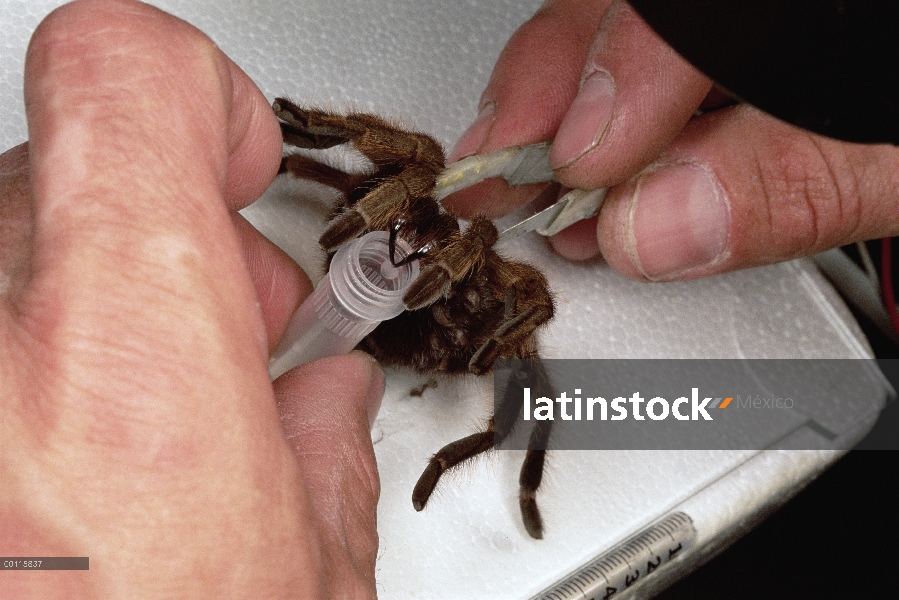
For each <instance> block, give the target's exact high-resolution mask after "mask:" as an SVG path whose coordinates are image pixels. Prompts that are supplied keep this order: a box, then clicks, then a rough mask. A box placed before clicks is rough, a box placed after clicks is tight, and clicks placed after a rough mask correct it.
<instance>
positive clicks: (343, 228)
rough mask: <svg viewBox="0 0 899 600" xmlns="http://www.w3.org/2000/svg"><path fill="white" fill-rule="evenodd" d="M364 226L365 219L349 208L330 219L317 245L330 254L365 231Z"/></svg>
mask: <svg viewBox="0 0 899 600" xmlns="http://www.w3.org/2000/svg"><path fill="white" fill-rule="evenodd" d="M366 225H367V224H366V222H365V217H364V216H362V215H361V214H359V212H358V211H357V210H355V209H352V208H350V209H348V210H346V211H344V212H342V213H340V214H338V215H337V216H336V217H334V218H333V219H331V222H330V223H328V228H327V229H325V232H324V233H322V234H321V237H319V238H318V244H319V246H321V247H322V248H323V249H324V250H325V251H326V252H331V251H333V250H336V249H337V248H339V247H340V246H341V245H343V244H344V243H345V242H347V241H349V240H351V239H353V238H354V237H357V236H358V235H359V234H360V233H362V232H363V231H365V229H366Z"/></svg>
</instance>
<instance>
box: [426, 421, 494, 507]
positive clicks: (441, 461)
mask: <svg viewBox="0 0 899 600" xmlns="http://www.w3.org/2000/svg"><path fill="white" fill-rule="evenodd" d="M491 448H493V421H492V419H491V422H490V426H489V427H488V428H487V431H481V432H479V433H473V434H471V435H470V436H468V437H464V438H462V439H461V440H456V441H455V442H452V443H449V444H447V445H446V446H444V447H443V448H441V449H440V450H438V451H437V453H436V454H435V455H434V456H433V457H431V460H430V462H429V463H428V466H427V467H426V468H425V470H424V473H422V474H421V477H419V478H418V483H416V484H415V489H413V490H412V506H413V507H414V508H415V510H417V511H420V510H422V509H423V508H424V507H425V504H427V502H428V499H429V498H430V497H431V493H432V492H433V491H434V488H435V487H436V486H437V482H438V481H439V480H440V476H441V475H443V474H444V473H445V472H446V471H448V470H449V469H451V468H453V467H455V466H456V465H458V464H459V463H462V462H465V461H466V460H468V459H469V458H472V457H474V456H477V455H478V454H481V453H482V452H486V451H487V450H490V449H491Z"/></svg>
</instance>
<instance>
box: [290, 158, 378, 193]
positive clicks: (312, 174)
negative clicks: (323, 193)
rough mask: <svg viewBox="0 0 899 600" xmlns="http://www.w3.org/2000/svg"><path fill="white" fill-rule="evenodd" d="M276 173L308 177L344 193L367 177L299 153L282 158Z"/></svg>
mask: <svg viewBox="0 0 899 600" xmlns="http://www.w3.org/2000/svg"><path fill="white" fill-rule="evenodd" d="M278 173H290V174H291V175H293V176H294V177H297V178H299V179H309V180H310V181H315V182H316V183H321V184H323V185H327V186H329V187H332V188H334V189H336V190H338V191H340V192H343V193H344V194H349V193H350V191H352V190H353V189H355V188H357V187H358V186H359V185H361V184H362V183H363V182H364V181H365V180H366V179H367V176H366V175H349V174H347V173H344V172H343V171H341V170H340V169H335V168H334V167H330V166H328V165H325V164H322V163H320V162H318V161H316V160H313V159H311V158H309V157H306V156H302V155H299V154H289V155H287V156H285V157H284V158H282V159H281V167H280V169H279V170H278Z"/></svg>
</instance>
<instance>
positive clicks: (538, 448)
mask: <svg viewBox="0 0 899 600" xmlns="http://www.w3.org/2000/svg"><path fill="white" fill-rule="evenodd" d="M551 430H552V421H538V422H537V424H536V425H535V426H534V429H533V430H532V431H531V437H530V441H529V442H528V451H527V454H526V455H525V457H524V463H523V464H522V465H521V474H520V475H519V477H518V486H519V488H520V489H519V491H518V506H519V508H520V509H521V520H522V521H524V528H525V529H527V531H528V534H529V535H530V536H531V537H532V538H534V539H537V540H540V539H543V517H541V516H540V509H539V508H537V498H536V496H537V489H538V488H539V487H540V483H541V482H542V481H543V467H544V465H545V463H546V444H547V443H548V442H549V434H550V431H551Z"/></svg>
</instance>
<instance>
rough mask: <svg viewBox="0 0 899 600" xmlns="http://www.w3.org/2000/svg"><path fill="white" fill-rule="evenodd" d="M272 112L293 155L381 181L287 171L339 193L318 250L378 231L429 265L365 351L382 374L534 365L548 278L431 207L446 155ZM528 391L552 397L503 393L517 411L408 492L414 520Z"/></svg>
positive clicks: (332, 118) (406, 140)
mask: <svg viewBox="0 0 899 600" xmlns="http://www.w3.org/2000/svg"><path fill="white" fill-rule="evenodd" d="M273 108H274V110H275V114H276V115H277V116H278V118H279V119H280V121H281V129H282V132H283V135H284V142H285V143H286V144H288V145H291V146H295V147H300V148H312V149H325V148H331V147H333V146H337V145H341V144H350V145H352V147H353V148H355V150H357V151H358V152H360V153H362V154H363V155H365V156H366V157H368V158H369V159H370V160H371V162H372V163H373V164H374V169H373V171H371V170H370V172H368V173H365V174H361V175H350V174H347V173H345V172H343V171H341V170H339V169H335V168H333V167H330V166H328V165H325V164H322V163H320V162H317V161H315V160H313V159H311V158H308V157H306V156H303V155H300V154H288V155H286V156H285V157H284V159H283V160H282V163H281V171H282V172H287V173H291V174H293V175H294V176H296V177H300V178H304V179H309V180H312V181H316V182H319V183H322V184H325V185H328V186H331V187H333V188H336V189H338V190H340V191H341V192H343V196H344V198H343V199H342V200H341V201H340V202H339V203H338V205H337V206H336V207H335V208H334V210H333V212H332V214H331V220H330V221H329V224H328V227H327V229H326V231H325V232H324V233H323V234H322V236H321V238H320V239H319V243H320V244H321V246H322V247H323V248H324V249H325V251H327V252H328V253H329V254H333V252H334V251H336V249H337V248H338V247H339V246H340V245H341V244H343V243H344V242H346V241H348V240H350V239H352V238H354V237H357V236H360V235H363V234H365V233H367V232H369V231H374V230H383V231H388V232H390V234H391V256H392V259H393V253H392V251H393V241H394V240H395V237H396V236H400V237H402V238H403V239H405V240H406V241H407V242H409V244H410V245H411V246H412V248H414V249H416V250H415V251H414V252H413V253H412V255H410V256H409V257H406V258H405V259H403V261H400V262H405V261H408V260H412V259H415V258H418V259H419V260H420V265H421V273H420V275H419V277H418V279H416V280H415V282H414V283H413V284H412V286H411V287H410V288H409V290H408V291H407V292H406V294H405V296H404V297H403V302H404V304H405V305H406V308H407V309H408V310H407V311H406V312H404V313H402V314H401V315H400V316H398V317H396V318H394V319H391V320H389V321H386V322H384V323H382V324H381V325H379V326H378V327H377V329H375V330H374V331H373V332H372V333H371V334H370V335H369V336H368V337H367V338H366V339H365V340H363V342H362V344H361V345H360V347H362V348H363V349H365V350H367V351H368V352H370V353H371V354H372V355H373V356H374V357H375V358H377V359H378V360H379V361H381V362H383V363H385V364H391V365H402V366H407V367H411V368H413V369H415V370H417V371H420V372H426V373H427V372H433V371H439V372H443V373H448V374H454V373H473V374H475V375H484V374H487V373H490V372H491V371H492V370H493V366H494V362H495V361H496V360H497V359H499V358H521V359H532V358H537V348H536V341H535V336H534V332H535V330H536V329H537V328H538V327H540V326H541V325H543V324H545V323H546V322H547V321H549V319H551V318H552V315H553V301H552V296H551V295H550V292H549V289H548V287H547V282H546V278H545V277H544V276H543V274H542V273H540V271H538V270H537V269H535V268H534V267H531V266H529V265H526V264H523V263H517V262H511V261H507V260H505V259H503V258H502V257H501V256H500V255H499V254H497V252H496V251H495V250H494V249H493V245H494V244H495V243H496V241H497V238H498V234H497V229H496V227H495V226H494V224H493V223H492V222H491V221H490V220H488V219H486V218H483V217H476V218H474V219H473V220H472V221H471V223H470V224H469V226H468V227H467V228H466V229H465V230H464V231H463V230H461V229H460V227H459V223H458V221H457V220H456V219H455V218H454V217H453V216H451V215H450V214H448V213H447V212H446V211H444V210H443V208H442V207H441V206H440V204H439V203H438V202H437V201H436V200H435V199H434V196H433V192H434V187H435V181H436V178H437V176H438V175H439V174H440V173H441V172H442V171H443V170H444V168H445V162H444V156H443V149H442V148H441V147H440V145H439V144H438V143H437V142H436V141H435V140H434V139H432V138H431V137H429V136H427V135H424V134H421V133H414V132H410V131H406V130H404V129H401V128H399V127H396V126H394V125H391V124H389V123H387V122H385V121H384V120H382V119H380V118H378V117H375V116H372V115H367V114H349V115H338V114H334V113H331V112H326V111H322V110H315V109H306V108H300V107H298V106H296V105H295V104H293V103H291V102H290V101H288V100H284V99H281V98H279V99H277V100H275V103H274V104H273ZM397 264H398V263H397ZM525 386H527V387H531V388H533V389H535V390H539V389H544V388H547V381H546V377H545V375H543V374H542V370H541V371H536V372H535V371H530V372H529V374H527V375H525V376H523V377H518V378H515V377H513V378H512V379H511V380H510V382H509V385H508V386H507V390H506V393H505V396H506V397H507V398H509V399H510V400H509V401H507V402H504V403H501V408H500V410H499V411H498V412H497V414H495V415H494V416H493V417H492V418H491V419H490V421H489V423H488V425H487V427H486V429H485V430H484V431H481V432H478V433H475V434H472V435H470V436H468V437H466V438H463V439H461V440H458V441H455V442H452V443H450V444H448V445H446V446H444V447H443V448H441V449H440V450H438V451H437V453H436V454H435V455H434V456H433V457H432V458H431V459H430V462H429V463H428V466H427V468H426V469H425V471H424V473H423V474H422V475H421V477H420V478H419V480H418V483H417V484H416V486H415V489H414V491H413V492H412V503H413V505H414V507H415V509H416V510H421V509H422V508H424V506H425V504H426V503H427V501H428V498H429V497H430V496H431V493H432V492H433V491H434V487H435V486H436V485H437V481H438V480H439V479H440V476H441V475H442V474H443V473H444V472H445V471H447V470H448V469H450V468H452V467H454V466H455V465H458V464H459V463H462V462H464V461H466V460H468V459H469V458H472V457H473V456H476V455H478V454H480V453H482V452H485V451H487V450H490V449H491V448H493V447H494V445H495V444H496V443H499V442H500V441H501V440H502V439H503V438H505V437H506V436H507V435H508V434H509V433H510V432H511V430H512V427H513V426H514V424H515V421H516V417H517V414H518V413H517V409H516V407H517V406H518V403H513V402H512V401H511V399H514V398H517V399H519V400H520V398H521V397H522V394H521V389H522V388H523V387H525ZM547 389H548V388H547ZM547 395H548V394H547ZM540 423H543V425H540V426H539V427H537V428H535V429H534V430H533V431H532V433H531V444H530V449H529V450H528V452H527V455H526V457H525V460H524V464H523V465H522V469H521V476H520V479H519V484H520V495H519V504H520V507H521V513H522V518H523V520H524V524H525V528H526V529H527V531H528V533H529V534H530V535H531V536H532V537H534V538H538V539H539V538H541V537H542V536H543V523H542V520H541V517H540V512H539V510H538V508H537V503H536V500H535V495H536V491H537V488H538V487H539V486H540V481H541V478H542V475H543V464H544V457H545V450H544V449H545V447H546V441H547V438H548V436H549V427H548V423H550V422H549V421H542V422H540Z"/></svg>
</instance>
